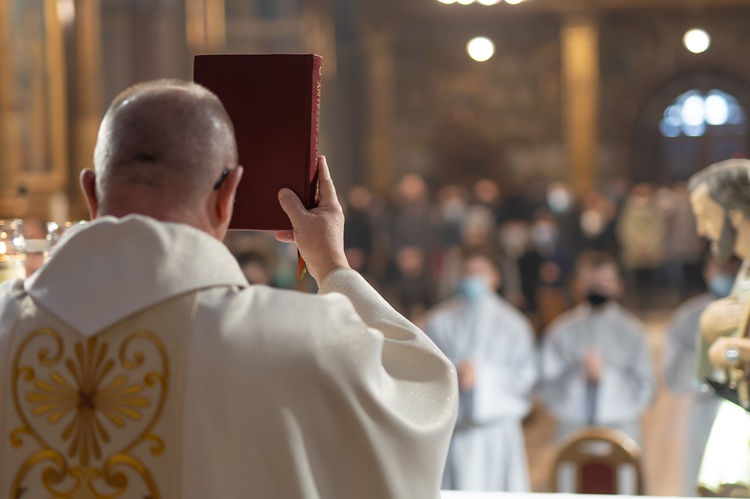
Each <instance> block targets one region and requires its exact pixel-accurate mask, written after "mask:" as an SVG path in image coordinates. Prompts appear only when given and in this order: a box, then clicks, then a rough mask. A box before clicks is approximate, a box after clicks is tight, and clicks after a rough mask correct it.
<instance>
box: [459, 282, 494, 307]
mask: <svg viewBox="0 0 750 499" xmlns="http://www.w3.org/2000/svg"><path fill="white" fill-rule="evenodd" d="M488 290H489V286H488V285H487V281H486V280H485V279H484V278H483V277H479V276H473V277H464V278H463V279H461V280H460V281H459V282H458V294H459V295H460V296H461V298H463V299H464V300H466V301H467V302H469V303H476V302H477V301H479V299H480V298H481V297H482V296H484V295H485V294H486V293H487V291H488Z"/></svg>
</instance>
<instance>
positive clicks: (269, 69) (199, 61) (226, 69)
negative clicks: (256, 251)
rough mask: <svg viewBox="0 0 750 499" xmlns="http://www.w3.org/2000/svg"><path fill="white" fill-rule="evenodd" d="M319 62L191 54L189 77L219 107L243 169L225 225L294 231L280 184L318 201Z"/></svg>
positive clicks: (301, 57)
mask: <svg viewBox="0 0 750 499" xmlns="http://www.w3.org/2000/svg"><path fill="white" fill-rule="evenodd" d="M321 62H322V58H321V57H320V56H317V55H313V54H262V55H261V54H257V55H256V54H230V55H228V54H217V55H197V56H195V60H194V66H193V80H194V81H195V82H196V83H199V84H201V85H203V86H204V87H206V88H208V89H209V90H211V91H212V92H214V93H215V94H216V95H217V96H218V97H219V99H220V100H221V102H222V103H223V104H224V107H225V108H226V110H227V113H229V117H230V118H231V119H232V123H233V124H234V132H235V135H236V137H237V148H238V150H239V164H240V165H242V166H243V167H244V169H245V173H244V175H243V178H242V181H241V182H240V185H239V187H238V189H237V197H236V201H235V206H234V215H233V216H232V221H231V223H230V226H229V228H230V229H245V230H283V229H291V228H292V227H291V223H290V222H289V218H288V217H287V216H286V214H285V213H284V211H283V210H282V209H281V206H279V200H278V192H279V190H280V189H282V188H283V187H287V188H289V189H292V190H293V191H294V192H295V193H297V195H298V196H299V197H300V199H301V200H302V203H303V204H304V205H305V207H307V208H308V209H309V208H312V207H314V206H315V202H316V199H315V194H316V192H315V190H316V184H317V177H316V162H317V156H318V131H319V125H320V75H321Z"/></svg>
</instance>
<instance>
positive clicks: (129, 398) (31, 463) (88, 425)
mask: <svg viewBox="0 0 750 499" xmlns="http://www.w3.org/2000/svg"><path fill="white" fill-rule="evenodd" d="M50 343H51V345H50ZM50 346H51V347H52V348H53V351H52V353H50ZM138 346H140V347H142V348H138ZM34 348H36V350H35V351H34ZM145 350H149V351H151V350H155V352H156V353H157V357H158V362H154V361H153V360H151V362H150V363H149V364H148V366H147V365H146V360H147V359H148V356H147V354H146V353H145ZM154 366H156V367H157V369H153V367H154ZM147 367H148V369H147ZM37 371H40V373H39V374H38V373H37ZM122 371H126V372H129V373H130V374H132V375H133V376H135V377H138V376H140V377H141V380H140V381H131V376H129V375H128V374H124V373H122ZM12 372H13V388H12V392H13V405H14V409H15V411H16V414H17V415H18V417H19V419H20V420H21V426H20V427H18V428H16V429H14V430H13V431H12V432H11V435H10V443H11V445H12V447H14V448H17V449H18V448H22V447H23V446H24V445H25V444H26V443H27V442H28V441H29V440H33V441H35V442H36V444H37V445H38V447H39V448H38V449H37V450H36V451H35V452H33V453H31V455H30V456H29V457H28V458H27V459H26V460H25V461H24V462H23V464H22V465H21V466H20V468H19V470H18V472H17V473H16V476H15V479H14V482H13V486H12V491H11V493H12V497H19V496H20V494H22V493H23V491H24V489H25V487H24V485H23V483H24V479H25V478H26V477H28V476H29V474H30V473H32V472H35V473H38V474H39V476H41V481H42V485H43V486H44V488H45V489H46V490H47V492H49V493H50V494H51V496H52V497H54V498H60V499H62V498H71V499H72V498H107V499H110V498H111V499H114V498H117V497H119V496H121V495H122V494H123V493H124V492H126V490H127V488H128V482H129V477H132V476H133V475H135V476H137V477H138V478H140V480H141V481H142V483H143V485H144V486H145V489H146V490H147V491H148V492H149V494H150V495H151V496H152V497H153V498H158V497H160V494H159V491H158V490H157V486H156V483H155V482H154V480H153V477H152V476H151V473H150V472H149V470H148V469H147V467H146V466H145V465H144V463H143V462H142V461H141V460H139V459H138V458H137V457H136V456H134V455H133V454H132V453H133V451H134V449H135V448H136V447H138V446H139V445H141V444H143V445H150V447H148V451H149V453H150V454H151V455H153V456H160V455H161V454H162V453H163V452H164V442H163V440H162V439H161V438H160V437H159V436H157V435H153V434H152V433H151V432H152V430H153V428H154V425H155V424H156V423H157V422H158V420H159V418H160V417H161V414H162V412H163V410H164V404H165V401H166V397H167V389H168V386H169V377H168V376H169V374H168V373H169V363H168V358H167V354H166V349H165V348H164V345H163V343H162V341H161V340H160V339H159V337H157V336H156V335H155V334H153V333H151V332H148V331H138V332H135V333H132V334H130V335H128V336H127V337H126V338H125V339H124V340H123V341H122V342H121V343H120V345H119V350H118V353H117V355H116V356H115V355H113V354H112V353H110V346H109V344H108V343H106V342H103V341H102V342H100V341H99V340H98V338H97V337H96V336H94V337H91V338H89V339H87V340H84V341H79V342H76V343H75V345H74V347H73V352H72V355H66V352H65V349H64V346H63V339H62V337H61V335H60V333H58V332H57V331H55V330H52V329H49V328H45V329H39V330H37V331H34V332H33V333H31V334H29V335H28V336H27V337H26V338H25V339H24V341H23V342H22V343H21V345H20V347H19V349H18V351H17V354H16V356H15V359H14V362H13V371H12ZM24 402H25V403H24ZM114 433H117V442H116V444H117V445H116V446H115V442H113V440H114V437H113V434H114ZM123 435H125V439H123ZM29 437H30V438H29ZM50 442H56V443H57V442H61V444H60V446H61V447H63V448H57V447H56V446H55V445H51V444H50Z"/></svg>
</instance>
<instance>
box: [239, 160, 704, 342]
mask: <svg viewBox="0 0 750 499" xmlns="http://www.w3.org/2000/svg"><path fill="white" fill-rule="evenodd" d="M342 204H343V205H344V210H345V212H346V228H345V245H346V249H347V253H348V257H349V262H350V264H351V266H352V267H353V268H355V269H357V270H359V271H360V272H361V273H362V274H363V275H365V276H366V277H367V279H368V280H370V281H371V282H372V283H373V284H374V285H375V286H376V287H377V288H378V289H379V290H380V291H381V292H382V293H383V294H384V295H385V296H386V297H387V298H388V299H389V300H390V302H391V303H393V304H394V306H396V308H398V309H399V310H400V311H401V312H403V313H404V314H405V315H407V316H408V317H410V318H411V319H413V320H415V321H416V322H418V323H419V322H420V320H421V319H422V318H423V315H424V313H425V311H427V310H429V309H430V308H431V307H432V306H433V305H434V304H436V303H438V302H440V301H442V300H443V299H445V298H447V297H448V296H450V295H452V294H453V293H454V291H455V288H456V285H457V279H458V267H459V261H460V255H461V253H462V252H465V251H466V250H482V252H483V253H485V254H490V255H493V256H494V259H495V264H496V265H497V266H498V267H499V268H500V270H501V275H502V285H501V294H502V295H503V296H504V297H505V298H506V299H507V300H508V301H509V302H510V303H512V304H513V305H514V306H516V307H517V308H519V309H520V310H521V311H523V312H524V313H525V314H526V315H527V316H528V317H529V318H531V320H532V323H533V324H534V326H535V327H536V329H537V330H541V329H543V328H544V327H545V326H546V325H547V324H549V323H550V322H551V320H552V319H554V318H555V317H556V316H557V315H559V314H560V313H561V312H562V311H564V310H566V309H568V308H570V306H571V305H572V304H573V303H574V302H575V301H577V299H576V297H575V296H573V295H574V292H573V291H572V290H573V289H574V288H573V287H572V286H571V278H572V271H573V267H574V263H575V261H576V258H577V257H578V255H579V254H580V253H581V252H583V251H584V250H586V249H595V250H599V251H604V252H607V253H609V254H611V255H612V256H614V257H615V258H616V260H617V261H618V262H619V263H620V266H621V270H622V271H623V276H624V277H625V279H626V289H627V290H628V291H627V293H626V295H625V297H624V301H625V303H626V304H627V305H628V306H630V307H632V308H636V309H646V308H649V307H659V306H665V305H666V306H674V305H676V304H677V303H678V302H680V301H682V300H684V299H685V298H687V297H689V296H692V295H694V294H696V293H698V292H700V291H701V290H702V289H704V288H703V283H702V279H701V270H700V269H701V263H702V260H703V259H704V257H705V253H706V243H705V242H704V241H703V240H702V239H701V238H699V237H698V236H697V235H696V232H695V222H694V218H693V215H692V212H691V208H690V204H689V198H688V192H687V188H686V185H685V184H684V183H677V184H674V185H669V186H654V185H649V184H637V185H634V186H629V185H627V183H626V182H624V181H617V180H615V181H611V182H609V183H608V184H607V185H606V186H604V187H603V188H602V189H600V190H595V191H591V192H588V193H587V194H585V195H583V196H578V195H576V193H574V191H573V190H572V188H571V187H570V186H569V185H567V184H565V183H559V182H554V183H549V184H547V185H541V184H534V185H526V186H524V188H523V189H508V190H505V189H503V186H501V185H499V184H498V183H497V182H495V181H494V180H491V179H483V180H479V181H477V182H475V183H473V184H472V185H469V186H463V185H455V184H449V185H442V186H435V187H432V188H431V187H430V186H428V184H427V182H426V181H425V179H424V178H422V177H421V176H419V175H416V174H410V175H406V176H405V177H403V178H402V179H401V180H400V182H399V183H398V184H397V185H396V186H395V188H394V189H393V190H392V192H390V193H389V194H388V195H387V196H378V195H376V194H375V193H373V192H372V191H370V190H369V189H368V188H366V187H363V186H355V187H353V188H351V189H349V190H348V191H347V192H346V193H345V194H344V195H343V196H342ZM233 238H234V239H233V240H232V241H229V242H228V243H229V244H230V247H232V248H233V250H234V251H235V253H236V254H237V255H238V258H239V259H240V261H241V263H242V264H243V268H247V269H251V270H248V271H249V272H250V275H248V278H249V279H250V281H251V282H255V283H265V284H270V285H274V286H279V287H300V286H304V285H301V284H300V283H299V282H297V280H296V278H295V277H296V272H297V267H296V253H295V252H294V251H293V249H290V248H288V247H283V246H279V245H278V244H276V243H275V242H274V241H273V240H272V239H270V238H269V237H262V236H260V235H257V234H256V235H254V236H250V235H247V234H244V235H239V234H235V235H234V236H233Z"/></svg>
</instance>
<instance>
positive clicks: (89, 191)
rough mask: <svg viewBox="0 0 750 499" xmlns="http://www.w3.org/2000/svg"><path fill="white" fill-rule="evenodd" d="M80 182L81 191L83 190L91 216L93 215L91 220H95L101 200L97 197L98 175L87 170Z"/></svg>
mask: <svg viewBox="0 0 750 499" xmlns="http://www.w3.org/2000/svg"><path fill="white" fill-rule="evenodd" d="M80 181H81V190H83V195H84V197H85V198H86V204H87V205H88V207H89V215H91V220H93V219H95V218H96V214H97V212H98V211H99V199H98V198H97V197H96V173H94V171H93V170H90V169H88V168H86V169H84V170H83V171H82V172H81V176H80Z"/></svg>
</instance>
